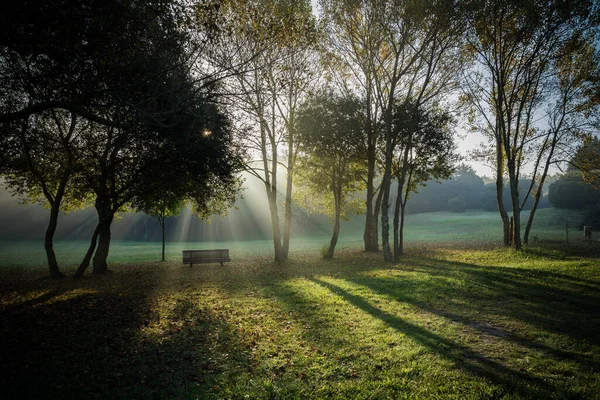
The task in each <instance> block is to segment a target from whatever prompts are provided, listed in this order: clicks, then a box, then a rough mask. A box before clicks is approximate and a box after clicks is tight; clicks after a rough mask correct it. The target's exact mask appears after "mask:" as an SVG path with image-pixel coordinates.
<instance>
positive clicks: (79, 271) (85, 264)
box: [74, 222, 101, 278]
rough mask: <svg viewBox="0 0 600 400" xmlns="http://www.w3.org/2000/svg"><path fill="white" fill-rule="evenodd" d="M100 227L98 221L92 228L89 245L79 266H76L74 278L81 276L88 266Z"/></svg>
mask: <svg viewBox="0 0 600 400" xmlns="http://www.w3.org/2000/svg"><path fill="white" fill-rule="evenodd" d="M100 228H101V227H100V222H98V224H97V225H96V229H95V230H94V234H93V235H92V240H91V241H90V246H89V247H88V250H87V253H86V254H85V257H84V258H83V261H81V264H79V268H77V271H76V272H75V275H74V277H75V278H81V277H82V276H83V274H84V272H85V270H86V269H87V267H89V265H90V261H91V260H92V256H93V255H94V250H96V244H97V243H98V235H99V234H100Z"/></svg>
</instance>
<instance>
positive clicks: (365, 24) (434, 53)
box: [322, 0, 463, 261]
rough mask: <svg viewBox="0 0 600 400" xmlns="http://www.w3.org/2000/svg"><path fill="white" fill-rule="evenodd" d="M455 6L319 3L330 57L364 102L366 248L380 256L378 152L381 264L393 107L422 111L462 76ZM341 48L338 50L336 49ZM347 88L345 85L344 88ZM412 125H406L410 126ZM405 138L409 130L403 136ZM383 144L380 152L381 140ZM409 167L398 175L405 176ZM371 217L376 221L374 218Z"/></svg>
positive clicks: (385, 235) (385, 238) (447, 3)
mask: <svg viewBox="0 0 600 400" xmlns="http://www.w3.org/2000/svg"><path fill="white" fill-rule="evenodd" d="M455 5H456V4H455V2H453V1H443V2H436V1H431V2H425V3H423V2H416V1H415V2H413V1H366V2H355V1H342V0H340V1H323V2H322V7H323V10H324V14H325V15H326V19H325V21H326V22H327V23H328V25H329V27H330V28H329V31H330V34H329V37H330V39H329V42H330V43H331V44H330V46H331V47H332V48H333V49H335V50H336V51H337V52H338V53H340V55H339V56H337V57H336V56H335V55H333V56H331V58H332V59H333V60H334V61H335V62H336V65H342V66H344V67H345V68H346V69H347V70H348V71H349V74H350V76H351V78H353V79H354V81H355V82H356V83H355V85H356V86H358V88H359V90H363V91H364V92H363V93H361V96H364V97H365V99H366V101H367V112H368V115H367V132H368V134H367V142H368V143H367V144H368V146H367V156H368V175H367V178H368V183H367V200H366V201H367V204H366V209H367V218H366V227H365V249H366V250H369V249H370V250H377V247H378V246H377V242H376V241H374V240H373V233H374V229H375V230H376V224H375V222H374V221H373V217H374V216H375V212H378V211H379V205H378V203H379V201H377V202H376V204H375V205H374V207H373V201H374V198H375V192H376V191H375V188H374V182H375V179H374V177H375V164H376V160H377V157H376V149H377V148H378V147H379V148H381V159H382V160H383V176H382V182H381V189H380V190H381V192H380V197H379V196H378V199H379V198H381V206H380V209H381V233H382V247H383V253H384V258H385V259H386V260H389V261H391V260H392V258H393V257H392V252H391V247H390V244H389V214H388V213H389V208H390V187H391V181H392V163H393V161H394V151H395V149H394V142H395V138H394V137H393V132H392V131H393V123H392V120H393V114H394V107H395V105H396V103H398V102H406V103H407V104H408V103H411V104H414V105H415V107H417V108H418V107H421V106H424V105H426V104H430V103H434V102H435V100H436V99H438V98H439V96H441V95H442V94H445V93H447V92H448V91H450V90H451V89H452V88H453V86H454V80H453V76H454V75H455V74H456V73H457V71H458V70H459V67H460V65H461V63H462V59H463V57H462V56H461V55H460V47H461V46H460V44H461V40H460V38H461V36H462V33H461V28H460V26H461V25H460V21H461V19H460V18H457V13H456V11H455ZM338 49H339V50H338ZM348 86H350V87H352V86H351V85H348V84H346V87H348ZM409 126H410V124H409ZM407 134H409V135H410V132H407ZM379 140H382V141H383V143H384V144H383V146H378V141H379ZM406 172H407V166H406V165H404V166H403V167H402V169H401V174H402V175H404V176H406V175H405V174H406ZM375 218H376V217H375Z"/></svg>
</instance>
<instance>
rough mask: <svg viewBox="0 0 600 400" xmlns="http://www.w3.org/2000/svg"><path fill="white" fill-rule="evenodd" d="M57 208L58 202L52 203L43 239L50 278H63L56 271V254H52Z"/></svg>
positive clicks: (58, 206) (58, 271)
mask: <svg viewBox="0 0 600 400" xmlns="http://www.w3.org/2000/svg"><path fill="white" fill-rule="evenodd" d="M59 208H60V200H58V201H54V202H53V203H52V207H51V208H50V220H49V221H48V227H47V228H46V236H45V238H44V248H45V249H46V257H47V258H48V268H49V269H50V276H51V277H53V278H63V277H64V275H63V274H62V273H61V272H60V270H59V269H58V262H57V261H56V254H55V253H54V232H56V225H57V224H58V211H59Z"/></svg>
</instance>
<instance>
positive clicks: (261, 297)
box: [0, 243, 600, 399]
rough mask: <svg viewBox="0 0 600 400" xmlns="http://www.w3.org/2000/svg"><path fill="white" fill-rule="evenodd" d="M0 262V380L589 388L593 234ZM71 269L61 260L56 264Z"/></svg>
mask: <svg viewBox="0 0 600 400" xmlns="http://www.w3.org/2000/svg"><path fill="white" fill-rule="evenodd" d="M478 247H479V248H476V249H475V248H471V249H468V248H463V249H460V250H459V249H456V248H453V246H442V245H430V246H428V247H418V246H412V247H409V248H408V254H407V255H406V257H405V258H404V259H403V261H402V262H401V263H399V264H388V263H384V262H383V261H381V255H380V254H376V255H373V254H365V253H364V252H362V251H360V250H359V248H358V247H354V248H352V247H350V248H346V249H344V250H342V251H340V252H339V253H338V254H337V258H336V259H334V260H332V261H324V260H322V259H320V258H319V257H318V255H316V254H315V253H314V252H299V253H295V254H293V259H292V260H291V261H290V262H289V263H288V264H286V265H285V266H278V265H274V264H273V263H272V262H271V261H270V256H268V255H265V256H260V255H248V256H246V257H242V258H238V259H236V260H234V261H233V262H231V263H230V264H226V265H225V266H224V267H220V266H218V265H200V266H195V267H194V268H192V269H190V268H188V267H182V266H181V264H180V262H179V261H170V262H166V263H160V262H156V263H151V262H143V263H128V264H123V265H120V266H119V268H114V271H115V272H113V273H112V274H109V275H107V276H102V277H94V276H85V277H84V278H83V279H81V280H73V279H71V278H68V279H64V280H60V281H55V280H51V279H48V278H46V277H45V274H46V271H45V269H41V268H23V267H9V266H6V267H3V268H2V269H1V270H0V274H1V275H2V276H1V277H0V282H2V283H0V310H1V314H0V315H1V318H2V324H1V325H0V342H1V343H2V348H1V352H0V393H2V396H3V398H10V399H12V398H33V397H37V398H86V399H93V398H106V399H115V398H124V399H131V398H147V399H172V398H181V399H196V398H199V399H223V398H233V399H245V398H250V399H255V398H272V399H282V398H319V399H320V398H341V399H351V398H356V399H366V398H369V399H388V398H436V399H448V398H450V399H452V398H454V399H500V398H506V399H516V398H544V399H581V398H589V399H594V398H600V310H599V308H598V307H599V305H600V268H599V267H600V248H599V247H598V243H593V244H592V245H590V246H588V247H584V248H582V247H576V246H572V247H570V248H568V249H551V248H545V247H533V248H529V249H527V250H525V251H524V252H523V253H521V254H515V253H513V252H511V251H510V250H504V249H496V248H493V247H483V246H478ZM65 272H68V273H71V272H73V271H70V270H67V271H65Z"/></svg>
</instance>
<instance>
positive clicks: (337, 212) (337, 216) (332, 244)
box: [325, 197, 341, 260]
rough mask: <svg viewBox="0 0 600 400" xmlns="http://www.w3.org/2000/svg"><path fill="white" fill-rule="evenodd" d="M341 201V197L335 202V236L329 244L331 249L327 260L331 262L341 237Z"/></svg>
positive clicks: (328, 251)
mask: <svg viewBox="0 0 600 400" xmlns="http://www.w3.org/2000/svg"><path fill="white" fill-rule="evenodd" d="M340 206H341V205H340V199H339V197H338V198H337V199H336V200H335V220H334V223H333V234H332V235H331V241H330V242H329V249H328V250H327V254H326V255H325V258H326V259H328V260H330V259H332V258H333V254H334V252H335V246H336V245H337V242H338V238H339V236H340V208H341V207H340Z"/></svg>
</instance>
